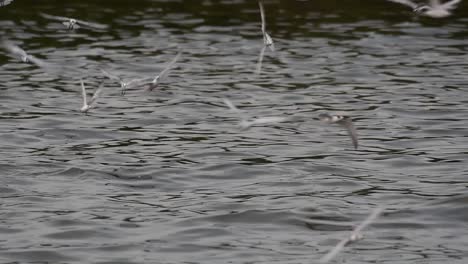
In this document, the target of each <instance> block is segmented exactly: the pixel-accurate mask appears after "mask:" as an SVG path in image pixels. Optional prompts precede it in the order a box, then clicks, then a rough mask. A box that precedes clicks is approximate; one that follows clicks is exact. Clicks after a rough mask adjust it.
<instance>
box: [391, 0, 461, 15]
mask: <svg viewBox="0 0 468 264" xmlns="http://www.w3.org/2000/svg"><path fill="white" fill-rule="evenodd" d="M388 1H390V2H395V3H399V4H403V5H406V6H409V7H411V8H412V9H413V11H414V12H416V13H418V14H421V15H425V16H429V17H433V18H443V17H448V16H450V15H451V14H452V13H451V12H450V11H451V10H452V9H455V8H456V7H457V4H458V3H459V2H460V1H461V0H451V1H448V2H445V3H443V4H442V3H441V2H440V1H439V0H429V3H428V4H427V5H419V4H416V3H414V2H412V1H411V0H388Z"/></svg>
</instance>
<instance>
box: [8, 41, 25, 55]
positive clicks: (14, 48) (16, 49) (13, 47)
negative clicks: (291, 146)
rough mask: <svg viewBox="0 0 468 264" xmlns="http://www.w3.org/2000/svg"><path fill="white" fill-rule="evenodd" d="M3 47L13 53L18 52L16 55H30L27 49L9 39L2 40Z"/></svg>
mask: <svg viewBox="0 0 468 264" xmlns="http://www.w3.org/2000/svg"><path fill="white" fill-rule="evenodd" d="M2 47H3V48H4V49H6V50H7V51H8V52H10V53H13V54H16V55H19V56H21V57H26V56H28V54H27V53H26V51H24V50H23V49H22V48H20V47H18V46H16V45H14V44H13V43H11V42H9V41H3V42H2Z"/></svg>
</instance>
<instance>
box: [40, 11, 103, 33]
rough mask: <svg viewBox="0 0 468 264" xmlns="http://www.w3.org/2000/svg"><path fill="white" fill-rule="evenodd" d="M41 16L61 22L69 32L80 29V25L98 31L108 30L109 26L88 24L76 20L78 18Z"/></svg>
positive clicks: (42, 14)
mask: <svg viewBox="0 0 468 264" xmlns="http://www.w3.org/2000/svg"><path fill="white" fill-rule="evenodd" d="M40 15H41V16H42V17H44V18H47V19H52V20H57V21H61V22H62V24H64V25H65V26H66V27H67V28H68V29H69V30H72V29H75V28H76V29H78V28H80V25H81V26H85V27H90V28H96V29H106V28H107V25H103V24H98V23H92V22H86V21H83V20H79V19H76V18H69V17H62V16H53V15H48V14H44V13H40Z"/></svg>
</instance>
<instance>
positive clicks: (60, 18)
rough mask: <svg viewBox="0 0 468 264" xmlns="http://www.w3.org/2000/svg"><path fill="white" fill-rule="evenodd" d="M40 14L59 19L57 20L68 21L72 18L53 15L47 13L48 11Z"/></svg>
mask: <svg viewBox="0 0 468 264" xmlns="http://www.w3.org/2000/svg"><path fill="white" fill-rule="evenodd" d="M39 14H40V15H41V16H42V17H44V18H47V19H52V20H57V21H68V20H70V18H68V17H62V16H53V15H49V14H46V13H39Z"/></svg>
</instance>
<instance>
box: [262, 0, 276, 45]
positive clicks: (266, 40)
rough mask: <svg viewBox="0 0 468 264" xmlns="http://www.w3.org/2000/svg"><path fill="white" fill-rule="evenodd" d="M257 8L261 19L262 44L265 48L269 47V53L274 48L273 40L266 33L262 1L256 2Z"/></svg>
mask: <svg viewBox="0 0 468 264" xmlns="http://www.w3.org/2000/svg"><path fill="white" fill-rule="evenodd" d="M258 6H259V7H260V16H261V18H262V33H263V43H264V44H265V46H268V47H270V49H271V51H274V49H275V46H274V45H273V39H272V38H271V37H270V35H268V33H267V32H266V23H265V10H264V9H263V2H262V0H259V1H258Z"/></svg>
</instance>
